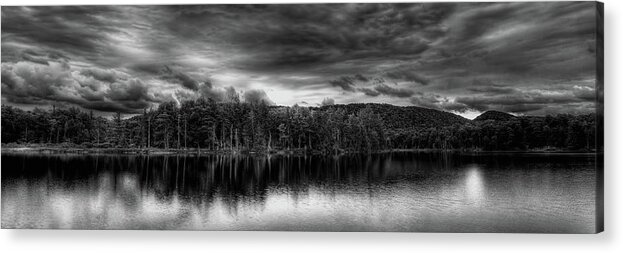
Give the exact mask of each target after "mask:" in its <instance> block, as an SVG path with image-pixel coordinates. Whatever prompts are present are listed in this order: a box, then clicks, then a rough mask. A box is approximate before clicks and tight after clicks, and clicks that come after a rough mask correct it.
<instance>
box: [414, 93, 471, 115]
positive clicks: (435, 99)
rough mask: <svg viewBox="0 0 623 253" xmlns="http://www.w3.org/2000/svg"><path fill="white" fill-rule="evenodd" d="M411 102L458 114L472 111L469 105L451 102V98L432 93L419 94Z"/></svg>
mask: <svg viewBox="0 0 623 253" xmlns="http://www.w3.org/2000/svg"><path fill="white" fill-rule="evenodd" d="M410 102H411V103H412V104H414V105H417V106H421V107H426V108H430V109H436V110H445V111H451V112H458V113H462V112H465V111H467V110H469V109H470V108H469V106H468V105H465V104H463V103H459V102H455V101H451V100H450V99H449V98H447V97H443V96H441V95H438V94H430V93H417V94H416V95H415V96H413V97H411V98H410Z"/></svg>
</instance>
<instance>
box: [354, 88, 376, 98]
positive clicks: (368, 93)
mask: <svg viewBox="0 0 623 253" xmlns="http://www.w3.org/2000/svg"><path fill="white" fill-rule="evenodd" d="M357 90H358V91H360V92H361V93H363V94H366V96H370V97H376V96H378V95H381V93H380V92H378V91H376V90H375V89H370V88H359V89H357Z"/></svg>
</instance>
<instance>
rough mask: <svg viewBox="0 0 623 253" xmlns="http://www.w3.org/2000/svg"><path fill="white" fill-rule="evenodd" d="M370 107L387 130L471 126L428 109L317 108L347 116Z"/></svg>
mask: <svg viewBox="0 0 623 253" xmlns="http://www.w3.org/2000/svg"><path fill="white" fill-rule="evenodd" d="M367 107H370V108H371V109H372V111H374V112H375V113H377V114H379V115H380V116H381V117H382V118H383V121H384V122H385V126H386V127H387V128H389V129H411V128H431V127H445V126H452V125H455V124H471V123H472V122H471V120H469V119H466V118H463V117H461V116H459V115H456V114H453V113H449V112H444V111H439V110H435V109H429V108H424V107H418V106H395V105H390V104H372V103H369V104H336V105H330V106H323V107H319V108H318V109H320V110H326V109H329V108H335V109H343V110H345V111H346V113H347V114H350V113H356V112H358V111H360V110H363V109H365V108H367Z"/></svg>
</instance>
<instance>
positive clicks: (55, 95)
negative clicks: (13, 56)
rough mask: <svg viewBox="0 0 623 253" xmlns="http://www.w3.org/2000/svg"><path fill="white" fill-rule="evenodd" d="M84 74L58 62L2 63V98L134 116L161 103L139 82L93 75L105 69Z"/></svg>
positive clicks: (14, 101)
mask: <svg viewBox="0 0 623 253" xmlns="http://www.w3.org/2000/svg"><path fill="white" fill-rule="evenodd" d="M85 73H88V74H86V75H84V74H82V73H81V72H75V71H72V70H71V69H69V68H67V67H66V66H65V65H63V64H60V63H50V64H49V65H40V64H35V63H28V62H19V63H17V64H9V63H3V64H2V96H3V98H5V99H6V100H7V101H8V102H11V103H17V104H35V105H44V104H56V103H66V104H72V105H78V106H82V107H83V108H86V109H95V110H100V111H121V112H125V113H137V112H139V111H140V109H143V108H146V107H148V106H149V105H150V104H151V103H159V102H163V101H164V100H162V99H158V98H156V97H154V96H153V95H152V94H150V93H149V92H148V87H147V86H146V85H145V84H144V83H143V82H142V81H140V80H139V79H135V78H132V79H116V78H115V79H114V82H112V83H111V82H109V81H111V80H113V78H110V79H109V78H104V77H102V76H100V79H108V80H105V81H102V80H98V79H96V78H94V77H93V75H92V74H93V73H100V74H101V73H107V71H106V70H96V69H89V71H86V72H85Z"/></svg>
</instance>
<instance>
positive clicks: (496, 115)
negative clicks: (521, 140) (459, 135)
mask: <svg viewBox="0 0 623 253" xmlns="http://www.w3.org/2000/svg"><path fill="white" fill-rule="evenodd" d="M516 118H517V117H516V116H513V115H511V114H508V113H505V112H499V111H486V112H484V113H483V114H480V115H479V116H478V117H476V118H475V119H474V120H475V121H485V120H495V121H509V120H514V119H516Z"/></svg>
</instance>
